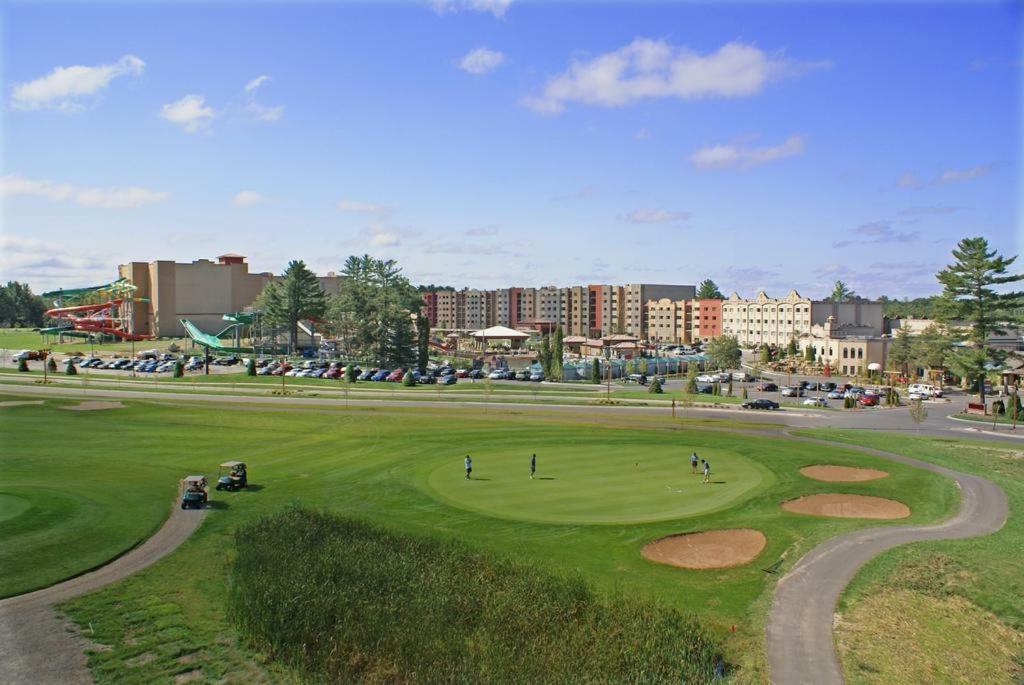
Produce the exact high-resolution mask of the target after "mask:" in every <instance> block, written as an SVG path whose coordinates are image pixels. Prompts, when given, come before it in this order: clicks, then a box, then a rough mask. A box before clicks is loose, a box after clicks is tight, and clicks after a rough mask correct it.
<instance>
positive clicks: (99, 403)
mask: <svg viewBox="0 0 1024 685" xmlns="http://www.w3.org/2000/svg"><path fill="white" fill-rule="evenodd" d="M123 407H124V405H123V404H121V403H120V402H105V401H103V400H86V401H85V402H79V403H78V404H73V405H68V406H65V407H61V409H67V410H69V411H95V410H97V409H121V408H123Z"/></svg>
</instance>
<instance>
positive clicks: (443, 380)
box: [437, 373, 458, 385]
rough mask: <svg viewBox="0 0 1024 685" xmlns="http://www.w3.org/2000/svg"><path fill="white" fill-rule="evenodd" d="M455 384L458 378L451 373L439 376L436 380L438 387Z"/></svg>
mask: <svg viewBox="0 0 1024 685" xmlns="http://www.w3.org/2000/svg"><path fill="white" fill-rule="evenodd" d="M456 382H458V378H456V377H455V374H453V373H450V374H448V375H446V376H441V377H440V378H438V379H437V384H438V385H455V383H456Z"/></svg>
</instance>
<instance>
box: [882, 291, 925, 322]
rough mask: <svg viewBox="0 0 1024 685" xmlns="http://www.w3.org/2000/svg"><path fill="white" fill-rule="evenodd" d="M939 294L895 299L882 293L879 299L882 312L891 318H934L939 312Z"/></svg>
mask: <svg viewBox="0 0 1024 685" xmlns="http://www.w3.org/2000/svg"><path fill="white" fill-rule="evenodd" d="M940 299H941V298H940V296H939V295H930V296H928V297H915V298H914V299H912V300H911V299H902V300H894V299H890V298H888V297H886V296H885V295H882V296H881V297H879V298H878V301H879V302H881V303H882V313H883V314H884V315H885V316H887V317H888V318H890V319H902V318H905V317H912V318H915V319H934V318H936V315H937V314H938V303H939V300H940Z"/></svg>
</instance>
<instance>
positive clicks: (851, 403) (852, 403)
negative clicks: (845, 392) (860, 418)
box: [843, 397, 857, 409]
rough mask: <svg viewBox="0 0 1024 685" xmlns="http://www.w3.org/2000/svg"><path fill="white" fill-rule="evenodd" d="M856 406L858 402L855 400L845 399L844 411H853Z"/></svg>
mask: <svg viewBox="0 0 1024 685" xmlns="http://www.w3.org/2000/svg"><path fill="white" fill-rule="evenodd" d="M856 406H857V400H855V399H853V398H852V397H844V398H843V409H853V408H854V407H856Z"/></svg>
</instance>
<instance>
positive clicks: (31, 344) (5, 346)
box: [0, 328, 191, 354]
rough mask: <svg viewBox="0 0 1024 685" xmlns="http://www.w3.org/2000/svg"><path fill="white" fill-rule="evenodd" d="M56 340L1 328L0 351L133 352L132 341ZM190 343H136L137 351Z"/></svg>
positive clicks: (178, 340)
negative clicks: (47, 349)
mask: <svg viewBox="0 0 1024 685" xmlns="http://www.w3.org/2000/svg"><path fill="white" fill-rule="evenodd" d="M56 340H57V337H56V336H53V335H50V336H47V337H46V338H45V339H44V337H43V336H42V335H41V334H39V333H37V332H35V331H33V330H32V329H30V328H0V350H10V351H15V350H39V349H43V348H47V347H48V348H50V349H51V350H53V351H54V352H61V353H64V354H68V353H71V352H82V353H83V354H89V352H90V351H91V350H94V351H96V352H99V353H103V354H114V353H117V354H124V353H125V352H131V350H132V343H131V342H130V341H128V342H125V341H119V342H109V343H90V342H89V341H88V340H85V339H83V338H71V337H65V338H64V342H63V343H57V342H56ZM47 341H48V342H47ZM190 342H191V341H190V340H189V339H188V338H166V339H161V340H137V341H136V342H135V349H136V350H151V349H158V350H165V349H167V347H168V346H170V345H171V344H172V343H176V344H177V345H178V347H180V348H181V349H182V350H187V349H188V348H189V346H190Z"/></svg>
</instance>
